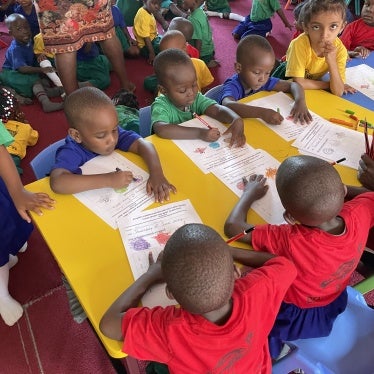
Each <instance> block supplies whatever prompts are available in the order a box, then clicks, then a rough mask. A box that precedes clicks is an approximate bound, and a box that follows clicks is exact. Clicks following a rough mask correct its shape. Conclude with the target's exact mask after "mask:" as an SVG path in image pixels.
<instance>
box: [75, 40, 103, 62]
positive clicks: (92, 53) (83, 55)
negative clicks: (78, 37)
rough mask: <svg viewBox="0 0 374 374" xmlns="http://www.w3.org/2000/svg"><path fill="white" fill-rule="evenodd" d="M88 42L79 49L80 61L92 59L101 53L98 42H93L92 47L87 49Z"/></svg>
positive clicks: (78, 57)
mask: <svg viewBox="0 0 374 374" xmlns="http://www.w3.org/2000/svg"><path fill="white" fill-rule="evenodd" d="M86 46H87V44H86V43H85V44H83V46H82V47H81V48H79V49H78V51H77V60H78V61H90V60H92V59H94V58H96V57H97V56H99V55H100V51H99V47H98V46H97V45H96V43H91V48H90V49H89V50H88V52H87V51H86Z"/></svg>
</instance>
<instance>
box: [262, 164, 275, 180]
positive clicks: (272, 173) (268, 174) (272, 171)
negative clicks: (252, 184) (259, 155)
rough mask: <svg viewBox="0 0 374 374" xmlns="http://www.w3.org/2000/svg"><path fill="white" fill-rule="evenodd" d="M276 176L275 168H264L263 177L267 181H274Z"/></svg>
mask: <svg viewBox="0 0 374 374" xmlns="http://www.w3.org/2000/svg"><path fill="white" fill-rule="evenodd" d="M276 174H277V168H271V167H270V168H266V170H265V177H266V178H269V179H275V175H276Z"/></svg>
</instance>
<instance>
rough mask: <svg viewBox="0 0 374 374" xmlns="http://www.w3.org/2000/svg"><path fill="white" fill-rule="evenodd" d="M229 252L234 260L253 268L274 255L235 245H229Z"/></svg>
mask: <svg viewBox="0 0 374 374" xmlns="http://www.w3.org/2000/svg"><path fill="white" fill-rule="evenodd" d="M230 252H231V255H232V257H233V259H234V261H235V262H239V263H240V264H242V265H245V266H251V267H253V268H258V267H260V266H262V265H264V264H265V263H266V262H267V261H269V260H270V259H272V258H273V257H275V255H273V254H272V253H267V252H257V251H253V250H250V249H242V248H236V247H230Z"/></svg>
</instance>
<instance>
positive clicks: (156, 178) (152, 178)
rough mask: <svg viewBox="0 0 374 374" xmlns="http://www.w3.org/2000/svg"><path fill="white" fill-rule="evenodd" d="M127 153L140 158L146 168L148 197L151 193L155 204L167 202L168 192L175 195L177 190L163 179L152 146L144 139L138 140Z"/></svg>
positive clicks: (158, 160)
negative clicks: (147, 173)
mask: <svg viewBox="0 0 374 374" xmlns="http://www.w3.org/2000/svg"><path fill="white" fill-rule="evenodd" d="M129 152H133V153H136V154H138V155H139V156H140V157H142V158H143V160H144V161H145V163H146V165H147V167H148V170H149V179H148V181H147V193H148V195H151V194H152V193H153V194H154V196H155V201H156V202H160V203H162V202H164V201H169V196H170V191H173V192H174V193H175V192H177V189H176V188H175V187H174V186H173V185H172V184H170V183H169V182H168V180H167V179H166V178H165V176H164V173H163V171H162V167H161V163H160V159H159V157H158V154H157V151H156V149H155V147H154V146H153V144H152V143H150V142H148V141H146V140H144V139H138V140H136V141H135V142H133V143H132V145H131V146H130V148H129Z"/></svg>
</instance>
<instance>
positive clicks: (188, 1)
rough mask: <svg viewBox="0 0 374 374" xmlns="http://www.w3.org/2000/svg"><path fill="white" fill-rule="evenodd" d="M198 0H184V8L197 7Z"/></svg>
mask: <svg viewBox="0 0 374 374" xmlns="http://www.w3.org/2000/svg"><path fill="white" fill-rule="evenodd" d="M197 3H198V1H197V0H183V3H182V4H183V9H186V10H188V9H195V8H197Z"/></svg>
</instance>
